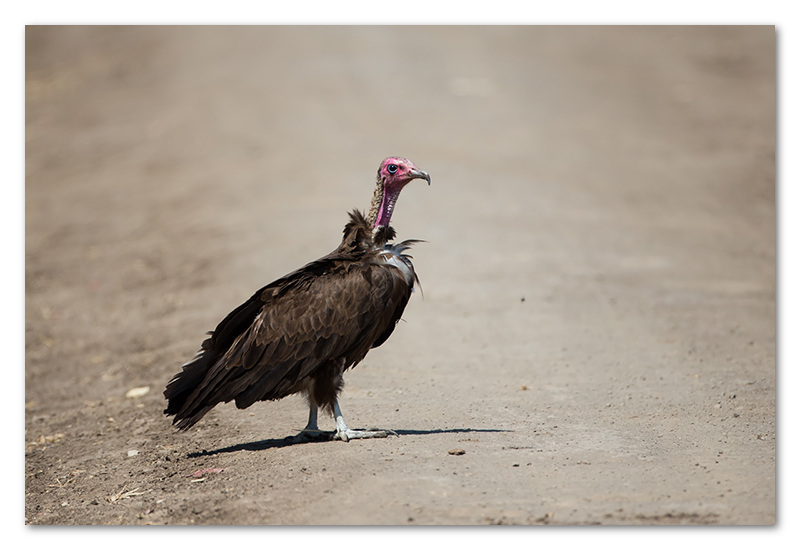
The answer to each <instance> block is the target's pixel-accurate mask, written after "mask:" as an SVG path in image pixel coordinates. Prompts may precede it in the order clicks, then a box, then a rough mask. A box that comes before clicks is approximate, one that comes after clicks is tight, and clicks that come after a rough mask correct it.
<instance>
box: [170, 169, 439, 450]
mask: <svg viewBox="0 0 800 550" xmlns="http://www.w3.org/2000/svg"><path fill="white" fill-rule="evenodd" d="M414 179H424V180H426V181H427V182H428V185H430V182H431V178H430V176H429V175H428V173H427V172H424V171H422V170H420V169H418V168H417V167H416V166H414V164H413V163H412V162H411V161H409V160H408V159H404V158H400V157H389V158H387V159H386V160H384V161H383V162H382V163H381V165H380V167H379V168H378V176H377V181H376V185H375V192H374V195H373V198H372V204H371V206H370V210H369V213H368V214H367V216H366V217H365V216H364V215H363V214H362V213H361V212H359V211H358V210H354V211H353V212H352V213H351V214H350V221H349V222H348V223H347V225H346V226H345V228H344V235H343V237H342V242H341V244H340V245H339V246H338V248H336V250H334V251H333V252H331V253H330V254H328V255H327V256H323V257H322V258H320V259H318V260H316V261H313V262H311V263H309V264H307V265H306V266H304V267H301V268H300V269H298V270H297V271H293V272H292V273H289V274H288V275H286V276H285V277H281V278H280V279H278V280H277V281H274V282H272V283H270V284H268V285H267V286H265V287H263V288H261V289H260V290H258V291H257V292H256V293H255V294H253V296H252V297H251V298H250V299H249V300H247V301H246V302H244V303H243V304H242V305H240V306H239V307H237V308H236V309H234V310H233V311H231V312H230V313H229V314H228V315H227V317H225V318H224V319H223V320H222V321H221V322H220V323H219V324H218V325H217V328H216V329H214V331H213V332H210V333H208V334H209V337H208V338H207V339H206V340H205V341H204V342H203V343H202V345H201V349H200V351H198V352H197V355H195V357H194V358H193V359H192V360H191V361H189V362H188V363H186V364H185V365H183V369H182V370H181V372H179V373H178V374H177V375H175V376H174V377H173V378H172V379H171V380H170V382H169V383H168V384H167V388H166V390H165V391H164V396H165V397H166V399H167V401H168V404H167V408H166V409H165V410H164V413H165V414H166V415H168V416H172V415H174V417H175V418H174V420H173V424H175V425H176V426H177V427H178V428H179V429H181V430H186V429H188V428H190V427H191V426H193V425H194V424H195V423H196V422H197V421H199V420H200V419H201V418H203V416H204V415H205V414H206V413H207V412H208V411H209V410H211V409H212V408H214V406H216V405H217V404H218V403H223V402H225V403H227V402H229V401H231V400H233V401H235V403H236V406H237V408H239V409H245V408H247V407H249V406H250V405H252V404H253V403H255V402H256V401H266V400H276V399H282V398H284V397H286V396H287V395H292V394H294V393H302V394H303V395H304V396H305V397H306V399H307V400H308V404H309V416H308V424H307V425H306V427H305V428H304V429H303V431H302V432H301V433H300V435H299V436H298V437H299V438H309V439H315V438H318V437H320V435H323V436H326V437H330V438H332V439H338V440H342V441H348V440H350V439H355V438H372V437H386V436H387V435H389V433H391V432H390V431H387V430H371V431H365V430H353V429H350V428H348V427H347V424H346V423H345V421H344V418H343V417H342V411H341V409H340V408H339V402H338V395H339V392H340V391H341V390H342V387H343V385H344V383H343V378H342V375H343V373H344V371H346V370H347V369H349V368H350V367H354V366H355V365H357V364H358V363H359V362H360V361H361V360H362V359H364V356H365V355H366V354H367V352H368V351H369V350H370V349H372V348H376V347H378V346H380V345H381V344H383V343H384V342H385V341H386V339H387V338H389V336H390V335H391V334H392V331H394V328H395V325H396V324H397V322H398V321H399V320H400V316H401V315H402V314H403V310H404V309H405V307H406V304H407V303H408V300H409V298H410V297H411V293H412V292H413V290H414V283H415V282H418V279H417V274H416V273H415V271H414V266H413V265H412V264H411V256H409V255H407V254H405V251H406V250H408V248H409V247H410V246H411V245H412V244H414V243H415V242H419V241H415V240H407V241H403V242H400V243H396V244H395V243H392V242H390V241H391V240H392V239H393V238H394V237H395V231H394V229H392V228H391V227H390V226H389V221H390V219H391V217H392V212H393V211H394V206H395V203H396V201H397V198H398V196H399V195H400V191H401V190H402V189H403V187H405V185H406V184H408V183H409V182H410V181H412V180H414ZM320 408H322V409H323V410H325V411H327V412H329V413H330V414H332V415H333V417H334V419H335V421H336V431H335V432H333V433H330V432H320V430H319V428H318V426H317V412H318V410H319V409H320Z"/></svg>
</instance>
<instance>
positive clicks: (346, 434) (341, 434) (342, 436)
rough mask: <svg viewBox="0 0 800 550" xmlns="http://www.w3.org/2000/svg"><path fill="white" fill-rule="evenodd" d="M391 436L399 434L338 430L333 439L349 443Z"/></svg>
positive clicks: (348, 429)
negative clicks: (353, 440)
mask: <svg viewBox="0 0 800 550" xmlns="http://www.w3.org/2000/svg"><path fill="white" fill-rule="evenodd" d="M390 435H394V436H396V435H397V434H396V433H395V432H393V431H392V430H375V429H373V430H351V429H350V428H345V429H344V430H337V431H336V433H335V434H333V437H331V439H333V440H339V441H344V442H347V441H350V440H351V439H378V438H382V437H389V436H390Z"/></svg>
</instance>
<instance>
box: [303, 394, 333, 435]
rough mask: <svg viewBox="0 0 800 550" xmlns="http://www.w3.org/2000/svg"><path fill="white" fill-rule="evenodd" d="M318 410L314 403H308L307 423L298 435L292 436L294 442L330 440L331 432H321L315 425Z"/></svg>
mask: <svg viewBox="0 0 800 550" xmlns="http://www.w3.org/2000/svg"><path fill="white" fill-rule="evenodd" d="M318 411H319V408H318V407H317V405H316V403H312V402H310V401H309V403H308V423H307V424H306V427H305V428H303V431H301V432H300V433H299V434H297V435H296V436H294V441H296V442H302V441H310V440H319V439H327V438H330V435H331V432H321V431H320V429H319V426H318V425H317V413H318Z"/></svg>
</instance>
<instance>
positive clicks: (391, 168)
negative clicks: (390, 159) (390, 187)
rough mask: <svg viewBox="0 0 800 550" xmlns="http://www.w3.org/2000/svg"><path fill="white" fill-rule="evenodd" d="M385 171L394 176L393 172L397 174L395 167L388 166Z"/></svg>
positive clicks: (393, 165)
mask: <svg viewBox="0 0 800 550" xmlns="http://www.w3.org/2000/svg"><path fill="white" fill-rule="evenodd" d="M386 169H387V170H388V171H389V173H390V174H394V173H395V172H397V165H396V164H390V165H389V166H387V167H386Z"/></svg>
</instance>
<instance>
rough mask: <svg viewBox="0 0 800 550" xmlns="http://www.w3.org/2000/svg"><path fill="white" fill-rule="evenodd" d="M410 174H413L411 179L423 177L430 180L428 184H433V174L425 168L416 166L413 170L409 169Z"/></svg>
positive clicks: (422, 178)
mask: <svg viewBox="0 0 800 550" xmlns="http://www.w3.org/2000/svg"><path fill="white" fill-rule="evenodd" d="M408 174H409V175H410V176H411V179H412V180H413V179H421V180H425V181H427V182H428V185H430V184H431V176H430V174H428V173H427V172H426V171H425V170H419V169H418V168H414V169H413V170H411V171H409V172H408Z"/></svg>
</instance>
